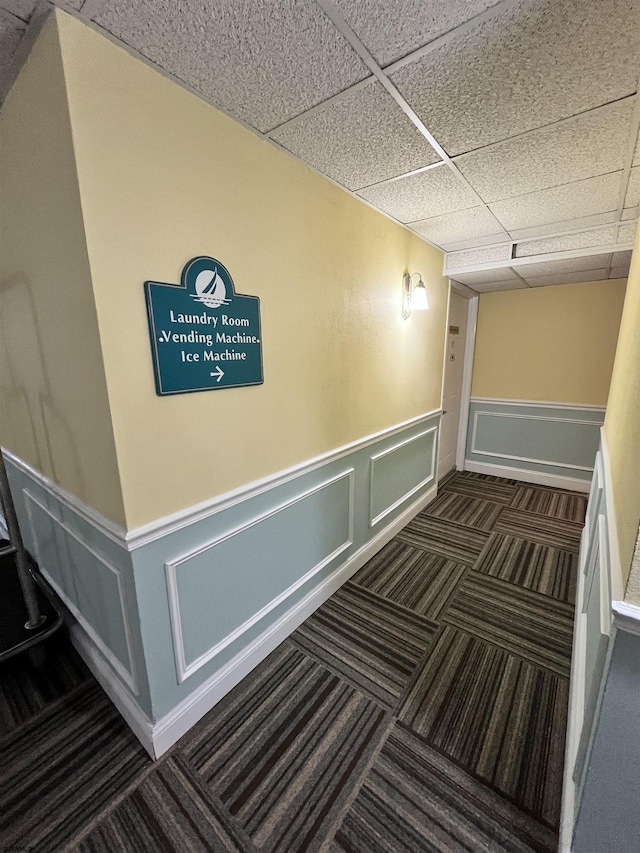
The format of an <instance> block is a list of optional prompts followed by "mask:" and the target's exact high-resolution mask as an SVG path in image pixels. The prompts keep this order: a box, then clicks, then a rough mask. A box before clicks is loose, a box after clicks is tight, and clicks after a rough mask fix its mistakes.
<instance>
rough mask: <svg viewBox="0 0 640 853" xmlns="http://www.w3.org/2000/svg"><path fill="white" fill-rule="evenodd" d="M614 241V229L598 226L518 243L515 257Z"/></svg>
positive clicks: (605, 244)
mask: <svg viewBox="0 0 640 853" xmlns="http://www.w3.org/2000/svg"><path fill="white" fill-rule="evenodd" d="M615 241H616V229H615V228H614V227H611V228H599V229H597V230H595V231H583V232H582V233H581V234H580V233H578V234H563V235H562V236H560V237H546V238H545V239H544V240H531V241H529V242H527V243H518V244H517V246H516V252H515V256H516V258H523V257H527V256H529V255H545V254H547V252H566V251H569V250H570V249H590V248H591V247H592V246H608V245H611V244H612V243H615Z"/></svg>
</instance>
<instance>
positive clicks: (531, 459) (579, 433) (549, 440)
mask: <svg viewBox="0 0 640 853" xmlns="http://www.w3.org/2000/svg"><path fill="white" fill-rule="evenodd" d="M604 412H605V410H604V407H599V406H573V405H569V404H566V403H546V402H545V403H539V402H532V401H527V400H498V399H489V398H479V397H472V398H471V402H470V406H469V423H468V429H467V444H466V452H465V463H464V467H465V470H467V471H476V472H478V473H481V474H494V475H496V476H500V477H510V478H513V479H517V480H524V481H526V482H531V483H539V484H540V485H546V486H555V487H557V488H565V489H573V490H575V491H583V492H588V491H589V483H590V481H591V476H592V474H593V466H594V460H595V456H596V451H597V449H598V441H599V435H600V427H601V425H602V423H603V420H604Z"/></svg>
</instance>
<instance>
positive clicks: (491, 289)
mask: <svg viewBox="0 0 640 853" xmlns="http://www.w3.org/2000/svg"><path fill="white" fill-rule="evenodd" d="M526 287H527V285H526V284H525V283H524V281H520V279H519V278H516V279H514V280H513V281H494V282H490V283H487V284H474V285H473V290H475V291H477V292H478V293H495V292H496V291H497V290H522V289H523V288H526Z"/></svg>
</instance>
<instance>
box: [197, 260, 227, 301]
mask: <svg viewBox="0 0 640 853" xmlns="http://www.w3.org/2000/svg"><path fill="white" fill-rule="evenodd" d="M195 289H196V292H195V293H193V294H191V295H192V296H193V298H194V299H195V300H196V302H202V303H204V304H205V305H206V306H207V308H219V307H220V305H228V304H229V302H230V301H231V300H230V299H227V288H226V287H225V284H224V281H223V280H222V278H221V276H220V273H219V272H218V268H217V267H214V269H212V270H202V272H199V273H198V275H197V276H196V285H195Z"/></svg>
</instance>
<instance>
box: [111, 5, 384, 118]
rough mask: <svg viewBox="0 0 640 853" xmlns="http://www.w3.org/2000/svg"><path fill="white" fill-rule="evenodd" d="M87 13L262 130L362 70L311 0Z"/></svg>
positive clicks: (361, 74) (332, 91)
mask: <svg viewBox="0 0 640 853" xmlns="http://www.w3.org/2000/svg"><path fill="white" fill-rule="evenodd" d="M94 20H95V21H96V22H97V23H98V24H100V25H101V26H102V27H104V28H105V29H107V30H108V31H109V32H111V33H112V34H113V35H115V36H117V37H118V38H121V39H122V40H123V41H124V42H126V43H127V44H128V45H131V46H132V47H134V48H136V49H137V50H139V51H140V53H142V54H143V55H144V56H146V57H148V58H149V59H151V60H153V61H154V62H156V63H157V64H158V65H160V66H162V67H163V68H165V69H166V70H167V71H169V72H170V73H171V74H174V75H175V76H176V77H178V78H180V79H181V80H184V81H185V82H187V83H188V84H189V85H190V86H192V87H193V88H194V89H195V90H196V91H197V92H200V93H201V94H202V95H204V96H205V97H206V98H208V99H209V100H211V101H213V102H214V103H215V104H217V105H218V106H220V107H222V108H223V109H225V110H228V112H229V113H231V114H232V115H234V116H236V117H238V118H240V119H243V120H244V121H246V122H247V123H248V124H251V125H253V126H254V127H256V128H258V129H259V130H262V131H267V130H269V129H271V128H273V127H275V126H276V125H279V124H282V122H284V121H286V120H287V119H289V118H291V117H292V116H294V115H296V114H298V113H300V112H302V111H304V110H307V109H309V108H310V107H312V106H314V105H315V104H318V103H320V101H323V100H325V99H326V98H328V97H330V96H331V95H334V94H336V93H337V92H340V91H342V90H343V89H346V88H347V87H348V86H350V85H352V84H353V83H356V82H357V81H359V80H362V79H364V78H365V77H367V76H368V75H369V71H368V69H367V68H366V67H365V65H364V64H363V62H362V61H361V60H360V59H359V57H358V56H357V54H356V53H355V52H354V51H353V49H352V48H351V47H350V46H349V45H348V43H347V42H346V41H345V39H344V38H343V37H342V36H341V35H340V33H339V32H338V30H337V29H336V27H334V25H333V24H332V23H331V22H330V21H329V19H328V18H327V17H326V15H325V14H324V12H322V11H321V10H320V8H319V7H318V6H317V5H316V4H315V3H314V2H313V0H217V2H216V3H215V6H214V8H213V9H212V7H211V5H210V4H207V3H203V2H200V0H104V3H102V4H101V5H100V9H99V12H98V14H97V15H96V16H95V18H94Z"/></svg>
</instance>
